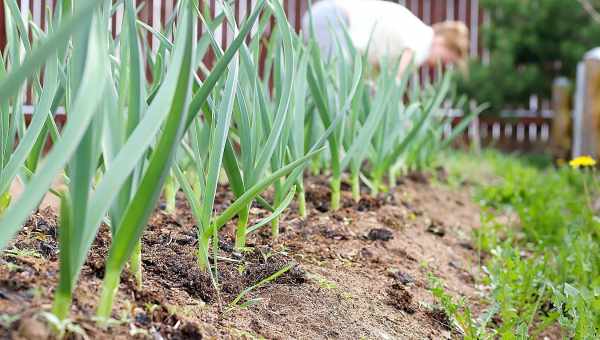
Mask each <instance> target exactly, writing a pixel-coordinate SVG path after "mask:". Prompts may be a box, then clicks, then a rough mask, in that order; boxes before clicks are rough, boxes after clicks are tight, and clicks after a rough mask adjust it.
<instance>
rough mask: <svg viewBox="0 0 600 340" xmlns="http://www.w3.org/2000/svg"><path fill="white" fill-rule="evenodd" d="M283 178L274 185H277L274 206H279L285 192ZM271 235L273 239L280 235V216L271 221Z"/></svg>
mask: <svg viewBox="0 0 600 340" xmlns="http://www.w3.org/2000/svg"><path fill="white" fill-rule="evenodd" d="M282 185H283V183H282V180H281V178H280V179H278V180H276V181H275V183H274V187H275V195H274V197H273V206H274V207H277V206H279V204H281V201H282V199H283V197H282V196H283V193H282V192H281V191H282ZM271 237H272V238H273V240H276V239H277V238H278V237H279V216H277V217H276V218H274V219H273V221H271Z"/></svg>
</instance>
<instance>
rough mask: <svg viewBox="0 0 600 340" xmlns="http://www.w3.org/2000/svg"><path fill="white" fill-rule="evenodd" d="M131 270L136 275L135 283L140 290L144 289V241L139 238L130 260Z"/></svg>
mask: <svg viewBox="0 0 600 340" xmlns="http://www.w3.org/2000/svg"><path fill="white" fill-rule="evenodd" d="M130 266H131V272H132V273H133V276H134V277H135V283H136V287H137V289H138V290H142V241H141V240H138V242H137V244H136V245H135V249H134V250H133V254H131V260H130Z"/></svg>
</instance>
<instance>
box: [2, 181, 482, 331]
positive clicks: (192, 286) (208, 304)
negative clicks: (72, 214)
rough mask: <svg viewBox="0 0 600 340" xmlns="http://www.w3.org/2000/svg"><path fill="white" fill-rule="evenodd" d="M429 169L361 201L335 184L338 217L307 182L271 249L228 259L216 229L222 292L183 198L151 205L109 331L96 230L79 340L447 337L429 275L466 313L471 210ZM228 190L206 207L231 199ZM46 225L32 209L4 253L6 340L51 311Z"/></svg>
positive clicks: (47, 218)
mask: <svg viewBox="0 0 600 340" xmlns="http://www.w3.org/2000/svg"><path fill="white" fill-rule="evenodd" d="M437 177H440V178H431V177H430V176H424V175H415V176H407V177H404V178H402V179H401V180H400V182H399V185H398V186H397V187H396V188H395V189H394V190H393V192H392V193H390V194H386V195H380V196H379V197H378V198H377V199H373V198H370V197H368V196H363V198H362V199H361V201H360V202H359V203H358V204H355V203H354V202H353V201H352V200H351V197H350V192H349V191H348V190H349V188H346V189H347V190H346V191H343V197H342V205H343V207H342V209H340V210H339V211H337V212H335V213H331V212H328V211H327V208H328V207H327V204H324V202H329V197H328V196H329V189H328V185H327V182H326V181H325V180H324V179H320V178H310V179H308V180H307V186H306V190H307V201H308V208H309V216H308V218H307V219H306V220H303V219H300V218H299V217H298V216H297V215H296V214H295V211H296V210H295V209H290V210H289V211H288V212H287V215H285V217H284V218H282V221H281V234H280V238H279V240H278V242H276V243H275V244H274V245H273V244H272V242H271V241H270V233H268V230H265V232H264V233H261V232H259V233H257V234H255V235H254V236H252V238H250V239H249V240H248V245H249V246H250V248H249V250H248V251H247V252H244V253H243V254H238V253H235V252H234V251H233V247H232V243H231V242H232V241H231V239H232V235H233V234H234V224H233V223H232V222H230V225H228V226H227V227H226V228H224V229H223V231H222V233H221V235H222V237H221V241H220V248H221V256H222V257H224V258H226V259H221V260H219V284H220V285H219V286H220V287H221V292H219V293H217V292H216V291H215V289H214V288H213V287H214V285H213V284H212V282H211V279H210V276H209V275H208V274H204V273H201V272H200V271H199V270H198V267H197V265H196V257H195V251H196V246H195V243H196V228H195V226H194V220H193V217H192V215H191V213H190V211H189V207H188V206H187V202H186V201H185V200H184V199H183V196H182V197H180V199H178V201H177V203H178V204H177V212H176V214H167V213H166V212H164V211H162V210H161V209H160V208H159V209H157V211H156V212H155V214H154V215H153V217H152V218H151V220H150V223H149V226H148V228H147V229H146V231H145V233H144V236H143V251H142V254H143V267H144V284H143V289H142V290H141V291H138V290H136V288H135V283H134V279H133V278H132V276H131V274H129V272H128V271H127V270H126V271H124V274H123V276H122V283H121V285H120V287H119V293H118V298H117V299H116V306H115V309H114V311H115V312H114V313H113V318H114V319H115V320H116V321H114V322H112V323H111V324H110V327H109V328H108V329H101V328H98V327H97V326H96V323H95V322H94V319H93V315H94V311H95V308H96V305H97V301H98V296H99V295H100V294H99V293H100V288H101V280H102V275H103V273H104V267H103V266H104V258H105V256H106V254H107V251H108V244H109V239H108V238H109V233H108V231H107V228H104V227H103V228H102V229H101V231H100V234H99V236H98V238H97V240H96V241H95V243H94V246H93V248H92V251H91V255H90V256H89V258H88V260H87V262H86V264H85V266H84V268H83V271H82V274H81V277H80V279H79V283H78V286H77V289H76V291H75V294H74V304H73V305H74V307H73V310H72V311H73V313H72V315H73V316H75V317H74V325H77V326H79V327H81V329H82V330H83V331H84V332H85V333H86V334H87V335H88V336H89V337H90V338H93V337H99V338H103V337H106V336H109V335H110V336H111V337H115V336H119V337H121V338H128V337H130V336H131V335H134V334H137V335H139V336H141V337H143V336H150V337H155V338H157V337H158V335H160V336H162V337H163V338H177V339H182V338H190V339H192V338H199V337H200V335H202V336H208V337H212V336H214V337H217V338H239V337H243V336H247V337H248V338H252V337H254V336H257V337H258V336H263V337H266V338H278V339H284V338H305V339H314V338H323V337H327V338H338V339H348V338H360V337H365V338H371V339H375V338H381V339H384V338H425V337H430V338H436V339H438V338H447V337H451V336H452V331H451V330H452V329H453V328H452V327H451V326H450V325H449V324H448V321H447V319H446V317H445V314H444V312H442V311H441V310H438V309H437V307H435V302H434V299H433V297H432V295H431V293H430V292H429V289H428V287H429V279H430V276H431V275H434V276H436V277H439V278H441V279H442V280H443V281H444V282H445V287H446V289H447V291H449V292H450V293H451V294H452V295H460V296H465V297H467V299H468V301H469V302H470V304H471V305H472V306H475V309H477V306H478V295H479V294H481V293H482V292H481V291H479V290H478V288H477V285H476V283H475V282H476V278H477V277H478V270H479V266H478V265H477V264H478V255H477V252H476V251H475V250H474V247H473V244H472V242H471V240H470V237H471V234H472V229H473V228H474V227H476V226H477V225H478V223H479V214H480V212H479V208H478V207H477V206H476V205H475V204H473V203H472V200H471V197H470V194H469V188H468V187H466V186H465V187H462V188H460V190H455V189H450V188H448V187H447V186H444V185H441V184H440V182H441V181H443V180H444V178H443V177H444V176H443V172H442V173H440V174H438V176H437ZM440 180H441V181H440ZM225 189H226V188H221V190H220V191H219V194H218V201H217V204H216V207H217V209H221V208H222V207H224V206H227V204H228V203H229V201H230V200H231V199H232V198H233V197H232V196H231V194H230V193H229V191H227V190H225ZM253 212H254V215H255V216H257V215H260V214H261V213H262V211H261V210H260V209H259V208H253ZM56 224H57V223H56V215H55V212H54V211H53V210H52V208H46V209H44V210H41V211H38V212H37V213H36V214H34V215H33V216H31V217H30V219H29V220H28V222H27V224H26V226H25V228H24V229H23V230H22V231H21V232H20V234H19V235H18V237H17V238H16V240H14V241H13V242H12V243H11V245H10V246H9V247H8V249H12V250H10V251H8V252H5V254H4V256H3V257H2V260H1V261H2V266H0V312H1V313H2V314H3V315H6V316H7V315H12V316H16V317H15V318H14V319H7V317H6V316H5V317H4V320H2V321H3V323H4V325H3V328H2V330H1V331H0V335H1V336H3V337H7V336H8V337H10V336H12V337H14V338H28V337H31V336H32V335H34V334H38V333H39V335H45V334H48V333H49V331H48V329H47V327H46V326H44V323H43V321H44V318H43V317H41V316H40V315H39V312H40V311H49V310H50V308H51V301H52V300H51V299H52V296H53V290H54V288H55V287H56V284H57V278H58V275H57V274H58V273H57V269H58V262H57V261H58V257H57V252H58V250H57V249H58V248H57V241H56V234H57V233H56ZM266 229H268V228H266ZM289 264H293V267H292V269H290V270H289V271H287V272H286V273H285V274H283V275H282V276H280V277H279V278H277V279H276V280H275V281H273V282H268V283H266V284H264V285H263V286H261V287H257V288H255V289H252V290H251V291H249V292H248V293H247V294H246V295H244V296H243V298H242V299H240V301H239V303H238V305H237V306H235V307H233V306H232V305H231V304H230V302H231V301H232V300H234V299H235V298H236V297H237V296H238V295H239V294H240V292H242V291H243V290H244V289H246V288H248V287H251V286H252V285H254V284H256V283H258V282H260V281H261V280H263V279H265V278H268V277H269V276H270V275H272V274H274V273H275V272H277V271H279V270H280V269H282V268H284V267H285V266H288V265H289ZM6 326H9V327H8V328H6ZM456 335H457V334H456V333H455V334H454V336H456ZM42 338H43V337H42ZM158 338H160V337H158Z"/></svg>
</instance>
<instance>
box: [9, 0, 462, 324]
mask: <svg viewBox="0 0 600 340" xmlns="http://www.w3.org/2000/svg"><path fill="white" fill-rule="evenodd" d="M4 4H5V10H6V13H7V20H6V31H7V36H8V41H9V42H8V44H7V47H6V49H5V51H3V53H2V55H1V56H0V118H1V119H0V133H1V134H0V139H1V140H2V145H1V149H0V247H6V246H7V245H8V244H9V242H10V241H11V239H13V238H14V236H15V234H16V233H17V232H18V231H19V230H20V228H21V226H22V225H23V223H24V221H25V220H26V219H27V217H28V216H29V215H30V214H31V212H32V211H34V210H35V209H36V207H37V206H38V205H39V204H40V202H41V200H42V199H43V197H44V196H45V195H46V194H48V193H51V194H53V195H57V196H58V197H59V198H60V203H61V206H60V211H59V243H60V253H59V260H60V266H59V270H60V275H59V283H58V287H57V289H56V291H55V296H54V306H53V311H52V312H53V313H54V314H55V315H56V316H57V317H58V318H60V319H65V318H68V316H69V311H70V306H71V301H72V292H73V290H74V287H75V285H76V282H77V280H78V277H79V274H80V271H81V269H82V266H83V264H84V263H85V260H86V257H87V254H88V252H89V250H90V248H91V245H92V243H93V241H94V239H95V237H96V234H97V232H98V229H99V227H100V225H101V224H103V223H104V224H106V225H107V226H109V228H110V232H111V236H112V238H111V240H112V241H111V245H110V251H109V254H108V257H107V259H106V266H105V275H104V282H103V290H102V295H101V297H100V302H99V306H98V310H97V314H98V317H99V319H100V320H106V319H107V318H109V317H110V315H111V312H112V307H113V300H114V297H115V295H116V293H117V289H118V286H119V279H120V274H121V272H122V271H123V270H124V268H125V267H126V266H127V265H129V268H130V270H131V272H132V273H133V274H134V276H135V278H136V281H137V284H138V287H139V288H141V287H142V284H143V277H142V262H141V241H140V240H141V236H142V233H143V231H144V228H145V226H146V224H147V222H148V219H149V218H150V216H151V214H152V213H153V211H154V208H155V206H156V204H157V201H158V200H159V198H160V196H161V193H162V192H164V197H165V199H166V201H167V207H168V208H169V209H173V207H174V200H175V194H176V192H178V191H179V190H181V191H182V192H183V193H184V195H185V197H186V199H187V200H188V201H189V204H190V207H191V211H192V213H193V215H194V217H195V219H196V221H197V226H198V254H197V256H198V264H199V269H200V270H205V271H209V272H210V273H211V274H213V275H214V274H215V273H216V271H217V265H218V263H217V259H218V258H219V257H218V254H217V252H218V249H219V247H218V246H217V242H218V233H219V230H220V228H221V227H223V226H224V225H225V224H226V223H227V222H229V221H231V220H233V219H237V232H236V241H235V246H236V248H238V249H243V248H244V247H245V244H246V238H247V236H248V235H249V234H251V233H252V232H255V231H256V230H258V229H259V228H261V227H263V226H267V225H270V226H271V230H272V234H273V237H274V238H276V237H277V234H278V232H279V217H280V215H281V214H282V212H284V211H285V210H286V209H287V207H288V206H289V205H290V203H291V202H292V201H293V200H294V198H296V199H297V200H298V207H299V210H300V211H299V213H300V214H301V215H302V216H305V215H306V213H307V212H306V202H305V195H304V183H303V181H304V172H305V169H306V168H307V167H308V166H311V168H312V170H313V171H315V172H322V173H327V174H330V175H331V190H332V201H331V209H333V210H335V209H337V208H339V205H340V183H341V180H342V175H343V174H344V173H349V175H350V178H351V182H352V187H353V196H354V198H355V199H358V198H359V195H360V186H361V182H363V183H364V184H366V185H368V186H369V187H370V188H371V190H372V192H373V193H374V194H376V193H377V192H379V190H381V189H382V188H384V184H383V180H384V178H385V177H386V176H388V177H389V178H394V177H395V175H396V174H397V172H398V171H400V170H401V169H406V168H410V167H414V166H417V165H418V166H425V165H427V164H429V162H431V160H432V159H433V157H435V155H436V154H437V153H438V152H439V151H440V150H441V149H442V148H443V147H445V146H447V144H448V143H450V141H451V139H452V138H453V137H455V136H456V135H458V133H459V131H455V133H454V134H453V135H451V136H449V137H450V138H445V137H444V135H443V133H442V128H443V126H444V124H445V123H446V119H445V118H444V115H443V110H442V109H441V107H442V104H443V103H444V101H445V100H446V98H447V97H448V91H449V89H450V84H451V81H450V77H451V76H450V74H449V73H448V74H446V75H444V76H443V77H441V78H440V79H441V80H440V81H439V82H438V83H436V84H434V85H432V86H429V87H426V88H424V89H420V88H421V87H420V86H419V85H418V84H416V82H414V81H413V82H412V85H411V86H409V85H408V84H409V83H410V82H409V77H410V73H409V72H407V73H405V76H404V77H403V79H401V80H397V79H396V77H395V74H396V68H397V63H394V62H390V63H388V64H385V63H383V64H382V65H384V66H385V67H382V68H381V69H382V70H383V71H382V72H380V73H379V74H378V75H377V76H374V77H371V76H370V75H371V73H372V72H371V71H370V70H369V68H368V67H367V66H366V65H367V64H366V63H365V62H364V60H363V57H362V56H361V54H360V53H358V51H356V50H354V49H352V47H351V44H349V40H348V37H347V36H346V37H344V38H342V39H339V41H338V48H337V49H336V53H335V54H334V55H333V56H330V57H329V58H325V57H324V56H321V55H320V50H319V48H318V47H317V45H316V42H315V41H314V40H313V39H308V43H306V42H305V41H304V39H303V38H302V37H301V36H299V35H298V34H296V33H295V32H294V31H293V30H292V28H291V26H290V24H289V22H288V21H287V19H286V16H285V12H284V10H283V7H282V5H281V3H280V1H278V0H259V1H257V4H256V5H255V6H254V7H253V9H252V11H251V13H250V14H249V15H248V16H247V18H245V19H244V20H243V22H240V23H238V22H236V19H235V16H234V15H233V10H232V8H231V7H230V5H229V4H228V3H227V2H224V1H222V2H220V7H221V8H222V11H221V13H220V14H219V15H218V16H216V17H214V18H212V17H211V16H209V15H205V14H206V13H209V10H208V9H207V8H199V7H198V2H197V1H192V0H180V1H179V2H178V4H177V6H176V11H175V15H173V16H172V18H171V20H169V21H168V22H167V23H166V25H165V27H163V28H162V29H161V31H156V30H154V29H152V28H151V27H149V26H148V25H146V24H144V23H143V22H141V21H140V20H138V17H137V13H138V10H139V8H136V5H135V1H134V0H122V1H117V2H113V1H109V0H105V1H95V0H81V1H71V0H60V1H57V2H56V5H55V8H54V9H53V10H50V9H47V13H48V14H47V18H48V20H47V21H48V27H47V28H46V29H42V28H40V27H38V26H36V25H35V24H34V23H33V22H30V21H28V20H26V18H27V16H24V15H23V13H21V12H20V10H19V8H18V5H17V3H16V0H7V1H5V2H4ZM119 7H122V10H123V13H124V15H123V22H122V31H121V32H120V33H119V34H118V35H117V36H116V37H113V35H112V34H111V33H110V32H109V31H108V30H107V29H106V28H107V23H108V22H109V20H110V18H111V16H112V15H113V14H114V13H115V11H116V10H117V9H118V8H119ZM271 21H272V22H274V25H273V27H272V28H271V32H270V39H269V40H268V42H265V39H264V36H265V32H266V31H267V28H268V27H269V26H270V22H271ZM198 25H201V26H202V31H203V32H204V34H202V35H201V36H197V32H198V29H197V27H198ZM221 25H228V28H229V29H230V30H231V31H232V32H234V39H233V41H232V42H231V44H230V45H229V46H228V47H227V48H226V49H222V47H221V46H220V44H219V43H217V41H216V39H215V35H214V32H215V31H216V30H217V29H220V27H221ZM148 32H149V33H150V34H152V35H153V36H154V37H156V38H157V41H159V42H160V46H159V48H158V49H156V51H155V52H152V49H151V48H150V47H149V46H148V42H147V40H146V39H145V38H143V37H145V36H146V35H147V33H148ZM263 49H266V51H267V52H266V58H265V60H266V62H265V64H264V65H263V66H264V67H261V64H260V60H261V57H265V56H264V55H263V53H264V52H263ZM209 52H211V53H213V55H214V56H216V58H215V59H216V61H215V64H214V65H213V66H212V67H211V68H208V67H207V66H206V65H204V64H203V60H204V59H205V58H204V57H205V55H207V53H209ZM148 73H149V74H148ZM370 79H372V80H370ZM28 86H31V87H32V88H33V96H32V100H33V102H34V103H33V104H34V105H33V106H34V108H35V110H34V113H33V115H32V118H31V122H30V123H29V124H26V120H25V119H26V117H25V114H24V113H23V109H22V105H21V103H22V99H23V97H24V93H25V92H26V91H27V88H28ZM409 87H410V88H411V91H409V93H408V94H407V93H405V92H406V91H405V90H406V89H407V88H409ZM61 107H62V108H64V110H65V111H66V112H68V120H67V122H66V124H65V125H64V127H62V129H59V128H58V127H57V126H56V124H55V120H54V118H55V117H54V116H55V115H56V112H57V111H58V109H59V108H61ZM465 122H466V120H465ZM465 126H466V123H465V124H463V125H462V126H461V128H464V127H465ZM48 138H50V139H51V140H52V142H53V146H52V148H51V150H50V152H49V153H48V154H47V155H45V154H44V153H43V152H42V150H43V148H44V145H45V142H46V140H47V139H48ZM17 140H18V143H17V142H16V141H17ZM222 174H225V175H226V178H227V181H228V184H229V188H230V189H231V191H232V192H233V194H234V196H235V200H234V201H233V202H232V203H231V204H230V205H229V207H227V209H225V210H224V211H222V212H220V213H218V214H217V213H216V212H215V209H214V204H215V197H216V192H217V187H218V184H219V178H220V177H221V176H222ZM57 177H60V178H62V180H63V182H64V186H61V187H59V188H57V187H54V186H53V182H54V181H55V179H56V178H57ZM15 180H18V181H20V182H21V183H22V184H23V185H24V187H25V190H24V192H23V194H22V195H20V196H19V197H10V186H11V184H12V183H13V182H14V181H15ZM270 187H272V188H273V193H274V194H273V195H272V196H273V197H272V200H270V201H269V200H267V199H266V198H265V197H263V193H264V192H265V190H267V189H268V188H270ZM254 203H258V204H260V205H261V206H262V207H264V208H265V209H267V210H269V211H270V212H271V214H270V215H269V216H268V217H266V218H264V219H262V220H260V221H258V222H256V223H255V224H253V225H250V224H249V222H250V220H251V219H250V218H249V217H250V207H251V206H252V204H254ZM211 244H212V246H211ZM210 251H212V252H213V256H212V259H213V260H214V262H213V263H210V262H209V259H210V258H211V256H210V254H209V253H210ZM215 277H216V276H215ZM215 282H216V280H215ZM215 284H217V283H215Z"/></svg>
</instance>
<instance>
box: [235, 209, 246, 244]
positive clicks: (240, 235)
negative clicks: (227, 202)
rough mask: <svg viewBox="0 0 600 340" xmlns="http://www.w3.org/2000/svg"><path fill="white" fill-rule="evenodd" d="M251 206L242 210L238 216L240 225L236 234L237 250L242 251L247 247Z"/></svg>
mask: <svg viewBox="0 0 600 340" xmlns="http://www.w3.org/2000/svg"><path fill="white" fill-rule="evenodd" d="M249 215H250V205H248V206H247V207H246V208H244V209H242V210H241V211H240V213H239V214H238V225H237V229H236V232H235V249H237V250H241V249H243V248H244V247H245V246H246V229H247V228H248V217H249Z"/></svg>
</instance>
